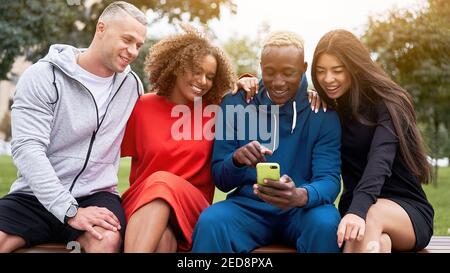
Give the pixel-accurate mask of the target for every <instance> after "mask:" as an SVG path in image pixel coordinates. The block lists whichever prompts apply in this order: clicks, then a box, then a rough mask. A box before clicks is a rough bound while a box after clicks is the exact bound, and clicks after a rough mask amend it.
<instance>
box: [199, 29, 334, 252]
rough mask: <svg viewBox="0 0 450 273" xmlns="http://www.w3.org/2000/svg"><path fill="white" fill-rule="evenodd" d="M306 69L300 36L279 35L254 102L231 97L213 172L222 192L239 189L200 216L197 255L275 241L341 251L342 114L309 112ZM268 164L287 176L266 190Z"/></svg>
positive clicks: (266, 52)
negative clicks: (262, 178) (262, 169)
mask: <svg viewBox="0 0 450 273" xmlns="http://www.w3.org/2000/svg"><path fill="white" fill-rule="evenodd" d="M306 68H307V64H306V63H305V62H304V51H303V42H302V40H301V38H299V37H298V36H296V35H295V34H293V33H290V32H277V33H274V34H272V35H271V36H270V37H269V38H268V40H267V42H266V43H265V45H264V47H263V50H262V53H261V70H262V81H260V83H259V86H260V87H259V90H258V93H257V94H256V96H255V97H254V99H253V100H252V101H251V102H250V103H249V104H247V102H246V98H245V96H246V95H245V92H244V91H240V92H239V93H238V94H237V95H235V96H232V95H227V96H226V97H225V98H224V100H223V102H222V104H221V112H219V114H218V117H217V123H216V139H215V142H214V150H213V158H212V173H213V178H214V182H215V184H216V186H217V187H218V188H219V189H220V190H222V191H225V192H228V191H230V190H232V189H235V190H234V191H233V192H232V193H231V194H229V195H228V197H227V199H226V200H225V201H222V202H218V203H216V204H214V205H212V206H211V207H209V208H207V209H206V210H205V211H204V212H203V213H202V214H201V216H200V218H199V220H198V223H197V225H196V227H195V230H194V235H193V248H192V251H193V252H250V251H252V250H253V249H255V248H257V247H260V246H264V245H267V244H270V243H272V242H274V241H276V242H283V243H285V244H287V245H291V246H295V247H296V248H297V251H298V252H338V251H339V247H338V245H337V236H336V231H337V226H338V223H339V220H340V217H339V213H338V211H337V210H336V208H335V206H334V205H333V202H334V201H335V199H336V197H337V195H338V194H339V191H340V152H339V150H340V142H341V140H340V139H341V129H340V124H339V119H338V116H337V114H336V113H335V112H333V111H328V112H323V111H321V112H319V113H318V114H314V113H313V112H312V111H311V110H310V106H309V103H308V97H307V91H306V89H307V80H306V77H305V75H304V73H305V71H306ZM255 117H256V118H255ZM266 131H267V132H269V133H266ZM267 136H270V137H269V139H268V137H267ZM265 161H267V162H276V163H279V165H280V169H281V174H282V175H283V176H282V177H281V178H280V180H279V181H273V180H267V179H266V184H265V185H259V184H256V169H255V166H256V164H257V163H258V162H265Z"/></svg>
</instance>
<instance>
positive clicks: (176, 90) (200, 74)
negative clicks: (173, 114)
mask: <svg viewBox="0 0 450 273" xmlns="http://www.w3.org/2000/svg"><path fill="white" fill-rule="evenodd" d="M216 71H217V60H216V58H215V57H214V56H212V55H206V56H204V57H203V58H202V60H201V62H200V66H199V67H194V69H193V71H190V70H188V71H186V72H185V73H180V74H179V75H177V79H176V82H175V86H174V87H173V89H172V92H171V94H170V100H171V101H172V102H174V103H177V104H188V103H191V102H193V101H194V99H195V97H202V96H203V95H205V94H206V93H208V91H209V90H211V88H212V86H213V81H214V77H215V76H216Z"/></svg>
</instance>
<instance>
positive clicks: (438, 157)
mask: <svg viewBox="0 0 450 273" xmlns="http://www.w3.org/2000/svg"><path fill="white" fill-rule="evenodd" d="M110 2H112V1H109V0H86V1H83V0H66V1H63V0H49V1H44V0H2V1H1V3H0V14H1V16H0V50H1V51H0V196H3V195H4V194H6V193H7V192H8V190H9V187H10V185H11V183H12V182H13V181H14V180H15V177H16V172H17V170H16V168H15V167H14V165H13V163H12V159H11V156H10V154H11V152H10V139H11V129H10V107H11V103H12V96H13V93H14V87H15V84H16V83H17V81H18V79H19V78H20V75H21V73H22V72H23V70H24V69H26V67H28V66H29V65H30V64H31V63H33V62H35V61H37V60H38V59H39V58H41V57H43V56H44V55H45V54H46V53H47V50H48V47H49V46H50V45H51V44H54V43H66V44H72V45H76V46H78V47H87V46H88V45H89V44H88V43H89V41H90V40H91V39H92V35H93V33H94V29H95V22H96V20H97V18H98V16H99V15H100V11H101V10H103V8H104V7H105V6H106V5H108V4H109V3H110ZM128 2H130V3H133V4H134V5H136V6H138V7H139V8H141V9H142V10H144V11H146V14H147V16H148V18H149V20H150V25H149V28H148V37H147V42H146V43H145V45H144V46H143V48H142V49H141V53H140V55H139V58H138V59H137V60H136V61H135V62H134V63H133V65H132V67H133V69H134V70H135V71H136V72H137V73H138V74H139V75H140V77H141V79H142V80H143V82H144V84H145V85H146V86H147V87H148V82H147V79H146V76H145V74H144V72H143V62H144V59H145V56H146V52H147V50H148V48H149V47H150V46H151V45H152V44H154V43H155V42H157V41H158V40H160V39H161V38H162V37H165V36H167V35H170V34H173V33H176V32H178V31H179V30H180V28H179V23H180V22H189V23H191V24H193V25H194V26H195V27H197V28H198V29H199V30H201V31H203V32H205V33H206V35H208V36H209V37H210V38H211V39H212V40H213V41H214V43H215V44H217V45H218V46H221V47H222V48H223V49H224V50H225V51H226V52H227V54H228V55H229V57H230V59H231V60H232V62H233V64H234V66H235V70H236V73H237V74H238V75H239V74H242V73H244V72H251V73H254V74H256V75H259V68H258V66H259V65H258V64H259V60H258V56H259V50H260V46H261V42H262V40H263V38H264V36H265V35H267V34H268V33H269V32H270V31H274V30H290V31H293V32H296V33H298V34H299V35H300V36H302V37H303V38H304V40H305V47H306V49H305V57H306V60H307V61H308V63H309V64H311V58H312V53H313V50H314V47H315V45H316V43H317V42H318V40H319V39H320V37H321V36H322V35H323V34H325V33H326V32H328V31H329V30H332V29H336V28H345V29H347V30H350V31H352V32H353V33H354V34H356V35H357V36H358V37H360V38H361V39H362V41H363V42H364V43H365V44H366V45H367V47H368V48H369V50H370V51H371V53H372V57H373V59H374V60H376V61H377V62H378V63H379V64H380V65H381V66H382V67H383V68H384V69H385V70H386V71H387V72H388V73H389V74H390V75H391V76H392V78H393V79H394V80H395V81H396V82H398V83H399V84H400V85H401V86H403V87H404V88H406V89H407V90H408V92H410V94H411V95H412V97H413V99H414V103H415V108H416V113H417V121H418V123H419V126H420V129H421V131H422V134H423V136H424V138H425V141H426V144H427V147H428V154H429V159H430V163H431V164H432V165H433V177H432V180H431V183H430V184H428V185H425V186H424V189H425V191H426V193H427V196H428V198H429V200H430V202H431V203H432V204H433V206H434V208H435V213H436V215H435V229H434V233H435V235H449V234H450V168H449V166H448V158H449V157H450V140H449V139H450V111H449V105H450V90H449V85H450V1H448V0H342V1H337V0H313V1H311V0H310V1H304V0H296V1H294V0H276V1H275V0H191V1H189V0H146V1H145V0H133V1H128ZM307 75H308V78H310V77H309V76H310V72H309V70H308V72H307ZM129 169H130V160H129V159H122V160H121V165H120V172H119V181H120V182H119V191H120V192H121V193H122V192H123V191H124V190H126V189H127V187H128V174H129ZM224 197H225V193H222V192H219V191H216V196H215V201H218V200H222V199H223V198H224Z"/></svg>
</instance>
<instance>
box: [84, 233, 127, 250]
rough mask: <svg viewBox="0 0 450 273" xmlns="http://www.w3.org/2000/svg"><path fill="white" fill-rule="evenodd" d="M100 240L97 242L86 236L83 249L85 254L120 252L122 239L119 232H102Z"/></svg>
mask: <svg viewBox="0 0 450 273" xmlns="http://www.w3.org/2000/svg"><path fill="white" fill-rule="evenodd" d="M102 237H103V238H102V239H101V240H98V239H96V238H94V237H93V236H88V239H87V240H86V243H85V244H84V245H83V248H84V250H85V251H86V252H88V253H90V252H94V253H117V252H119V251H120V246H121V244H122V238H121V235H120V232H118V231H116V232H114V231H110V230H107V231H104V232H102Z"/></svg>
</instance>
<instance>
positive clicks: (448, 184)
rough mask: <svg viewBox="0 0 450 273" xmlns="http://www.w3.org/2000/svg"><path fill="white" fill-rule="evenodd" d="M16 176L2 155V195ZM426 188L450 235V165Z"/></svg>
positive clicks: (124, 182)
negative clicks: (433, 183) (435, 185)
mask: <svg viewBox="0 0 450 273" xmlns="http://www.w3.org/2000/svg"><path fill="white" fill-rule="evenodd" d="M130 164H131V160H130V159H129V158H125V159H122V160H121V162H120V169H119V192H120V193H123V192H124V191H125V190H126V189H127V188H128V185H129V184H128V175H129V172H130ZM15 177H16V168H15V167H14V165H13V163H12V160H11V158H10V157H9V156H0V196H3V195H5V194H6V193H7V192H8V190H9V187H10V186H11V183H12V182H13V181H14V179H15ZM424 190H425V192H426V194H427V197H428V199H429V200H430V202H431V204H433V207H434V210H435V219H434V235H447V236H448V235H450V232H449V231H450V230H449V229H450V167H447V168H440V169H439V179H438V187H434V186H432V185H425V186H424ZM225 196H226V194H225V193H223V192H221V191H219V190H217V189H216V193H215V196H214V202H217V201H220V200H223V199H225Z"/></svg>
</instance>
